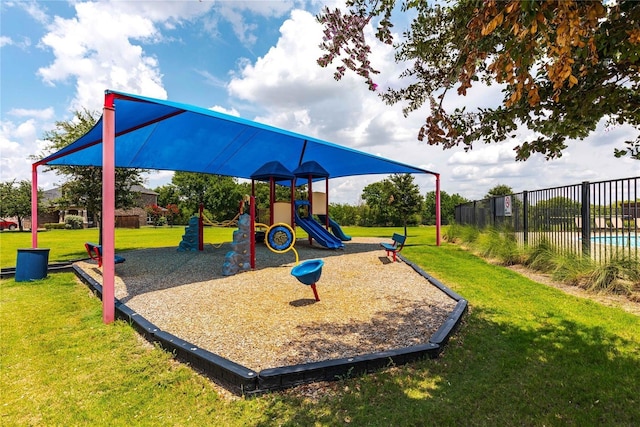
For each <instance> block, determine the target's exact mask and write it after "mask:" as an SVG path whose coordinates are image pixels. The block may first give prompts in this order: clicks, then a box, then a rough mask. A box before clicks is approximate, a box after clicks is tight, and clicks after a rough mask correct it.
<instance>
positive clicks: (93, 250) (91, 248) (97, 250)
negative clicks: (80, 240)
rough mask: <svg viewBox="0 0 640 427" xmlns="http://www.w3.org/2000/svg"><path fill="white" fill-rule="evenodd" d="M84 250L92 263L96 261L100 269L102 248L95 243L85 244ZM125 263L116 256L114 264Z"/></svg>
mask: <svg viewBox="0 0 640 427" xmlns="http://www.w3.org/2000/svg"><path fill="white" fill-rule="evenodd" d="M84 248H85V249H86V250H87V253H88V254H89V258H91V259H92V260H94V261H98V267H102V246H100V245H96V244H95V243H89V242H87V243H85V244H84ZM124 261H125V259H124V258H122V257H121V256H118V255H116V257H115V263H116V264H120V263H123V262H124Z"/></svg>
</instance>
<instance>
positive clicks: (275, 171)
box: [251, 161, 294, 181]
mask: <svg viewBox="0 0 640 427" xmlns="http://www.w3.org/2000/svg"><path fill="white" fill-rule="evenodd" d="M271 178H273V179H275V180H276V181H284V180H289V181H291V180H293V178H294V175H293V174H292V173H291V171H290V170H288V169H287V168H285V167H284V166H283V165H282V163H280V162H275V161H274V162H267V163H265V164H264V165H262V166H261V167H260V168H259V169H258V170H257V171H255V172H254V173H252V174H251V179H255V180H258V181H268V180H269V179H271Z"/></svg>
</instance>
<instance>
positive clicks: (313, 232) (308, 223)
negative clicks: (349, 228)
mask: <svg viewBox="0 0 640 427" xmlns="http://www.w3.org/2000/svg"><path fill="white" fill-rule="evenodd" d="M296 225H299V226H300V228H302V229H303V230H304V231H306V232H307V234H308V235H309V236H311V237H312V238H314V239H315V240H316V242H318V243H319V244H320V245H321V246H324V247H325V248H329V249H342V248H344V243H342V241H340V239H338V238H337V237H336V236H334V235H333V234H331V233H330V232H329V231H328V230H326V229H325V228H324V227H323V226H321V225H320V224H318V222H317V221H316V220H314V219H311V218H302V217H300V215H298V211H297V210H296Z"/></svg>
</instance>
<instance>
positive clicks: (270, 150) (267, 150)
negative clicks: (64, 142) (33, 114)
mask: <svg viewBox="0 0 640 427" xmlns="http://www.w3.org/2000/svg"><path fill="white" fill-rule="evenodd" d="M107 94H113V95H114V97H115V102H114V105H115V135H116V139H115V147H116V148H115V151H116V153H115V162H116V167H120V168H142V169H157V170H173V171H185V172H199V173H208V174H217V175H226V176H233V177H237V178H246V179H250V178H251V176H252V175H253V174H254V173H256V172H257V171H258V170H259V168H260V167H261V166H263V165H265V164H267V163H269V162H279V163H280V164H281V165H282V166H283V167H284V168H285V169H286V170H288V171H294V170H296V169H297V168H298V167H299V166H300V165H302V164H304V163H305V162H309V161H315V162H317V164H319V165H322V166H321V167H322V168H323V169H324V170H325V171H326V172H327V173H328V175H329V177H330V178H338V177H344V176H353V175H368V174H392V173H429V174H434V175H436V173H435V172H431V171H428V170H424V169H420V168H417V167H414V166H409V165H406V164H403V163H399V162H396V161H393V160H389V159H385V158H382V157H378V156H374V155H371V154H368V153H364V152H361V151H357V150H353V149H350V148H347V147H343V146H341V145H337V144H333V143H330V142H326V141H322V140H320V139H316V138H312V137H308V136H304V135H300V134H296V133H293V132H289V131H286V130H282V129H278V128H275V127H272V126H268V125H264V124H261V123H256V122H252V121H249V120H245V119H241V118H238V117H234V116H229V115H226V114H222V113H218V112H216V111H212V110H208V109H206V108H200V107H195V106H192V105H187V104H180V103H176V102H171V101H164V100H159V99H153V98H146V97H142V96H138V95H131V94H126V93H122V92H114V91H107ZM102 125H103V120H102V118H101V119H100V120H99V121H98V123H96V125H95V126H94V127H93V128H92V129H91V130H90V131H89V132H87V133H86V134H85V135H83V136H82V137H80V138H79V139H78V140H76V141H75V142H73V143H72V144H70V145H68V146H66V147H65V148H63V149H61V150H59V151H58V152H56V153H53V154H51V155H49V156H47V157H46V158H44V159H43V160H41V161H39V162H37V163H36V165H45V164H46V165H51V166H58V165H65V166H71V165H73V166H102Z"/></svg>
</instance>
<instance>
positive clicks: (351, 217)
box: [329, 203, 362, 225]
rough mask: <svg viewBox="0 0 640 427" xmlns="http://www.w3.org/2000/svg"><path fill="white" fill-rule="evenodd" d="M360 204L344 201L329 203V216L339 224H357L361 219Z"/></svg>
mask: <svg viewBox="0 0 640 427" xmlns="http://www.w3.org/2000/svg"><path fill="white" fill-rule="evenodd" d="M361 208H362V207H361V206H352V205H349V204H344V203H331V204H329V216H330V217H331V219H333V220H334V221H335V222H337V223H338V224H340V225H358V224H360V220H361V216H362V215H361V212H360V211H361Z"/></svg>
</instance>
